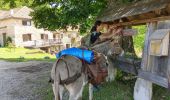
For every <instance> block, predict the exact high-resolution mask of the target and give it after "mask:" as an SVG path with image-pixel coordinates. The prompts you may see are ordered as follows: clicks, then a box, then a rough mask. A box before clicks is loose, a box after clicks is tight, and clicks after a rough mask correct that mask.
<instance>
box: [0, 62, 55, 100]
mask: <svg viewBox="0 0 170 100" xmlns="http://www.w3.org/2000/svg"><path fill="white" fill-rule="evenodd" d="M52 64H53V63H52V62H42V61H29V62H6V61H0V100H43V97H44V96H45V95H47V94H46V92H42V93H41V92H39V91H41V90H42V89H44V90H45V88H47V87H49V85H51V84H49V83H48V79H49V76H50V71H51V68H52Z"/></svg>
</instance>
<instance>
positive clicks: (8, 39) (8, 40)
mask: <svg viewBox="0 0 170 100" xmlns="http://www.w3.org/2000/svg"><path fill="white" fill-rule="evenodd" d="M9 46H12V38H11V37H7V38H6V42H5V47H9Z"/></svg>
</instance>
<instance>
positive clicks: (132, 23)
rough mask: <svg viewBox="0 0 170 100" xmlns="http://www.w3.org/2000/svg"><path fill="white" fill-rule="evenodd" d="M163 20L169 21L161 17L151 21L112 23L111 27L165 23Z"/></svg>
mask: <svg viewBox="0 0 170 100" xmlns="http://www.w3.org/2000/svg"><path fill="white" fill-rule="evenodd" d="M165 20H170V16H163V17H157V18H151V19H145V20H136V21H130V22H120V23H113V26H131V25H141V24H146V23H151V22H157V21H165Z"/></svg>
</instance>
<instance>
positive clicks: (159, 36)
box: [150, 29, 170, 40]
mask: <svg viewBox="0 0 170 100" xmlns="http://www.w3.org/2000/svg"><path fill="white" fill-rule="evenodd" d="M169 32H170V30H169V29H159V30H156V31H155V32H154V33H153V34H152V35H151V37H150V39H151V40H162V39H163V38H164V37H165V36H166V35H167V34H169Z"/></svg>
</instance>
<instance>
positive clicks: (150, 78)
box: [138, 70, 168, 88]
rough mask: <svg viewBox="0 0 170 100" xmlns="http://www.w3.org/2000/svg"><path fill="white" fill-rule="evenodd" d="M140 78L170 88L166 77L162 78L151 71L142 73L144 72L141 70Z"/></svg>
mask: <svg viewBox="0 0 170 100" xmlns="http://www.w3.org/2000/svg"><path fill="white" fill-rule="evenodd" d="M138 77H139V78H143V79H145V80H148V81H151V82H152V83H155V84H157V85H159V86H163V87H165V88H168V80H167V78H166V77H161V76H159V75H157V74H154V73H151V72H149V71H142V70H139V73H138Z"/></svg>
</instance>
